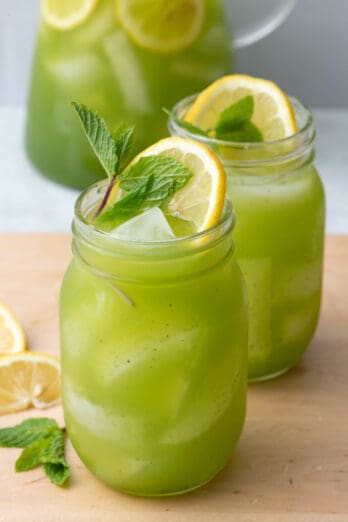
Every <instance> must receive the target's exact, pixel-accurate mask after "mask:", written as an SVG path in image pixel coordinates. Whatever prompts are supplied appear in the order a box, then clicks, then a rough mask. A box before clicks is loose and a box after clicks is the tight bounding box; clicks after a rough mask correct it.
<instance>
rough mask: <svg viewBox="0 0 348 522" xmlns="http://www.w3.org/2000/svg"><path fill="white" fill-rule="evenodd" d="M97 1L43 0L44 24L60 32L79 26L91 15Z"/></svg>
mask: <svg viewBox="0 0 348 522" xmlns="http://www.w3.org/2000/svg"><path fill="white" fill-rule="evenodd" d="M98 1H99V0H43V2H42V16H43V19H44V20H45V22H46V23H47V24H48V25H50V26H51V27H53V28H54V29H59V30H60V31H68V30H70V29H74V28H75V27H77V26H79V25H81V24H82V23H83V22H84V21H85V20H86V19H87V18H88V17H89V16H90V14H91V13H93V11H94V9H95V7H96V5H97V3H98Z"/></svg>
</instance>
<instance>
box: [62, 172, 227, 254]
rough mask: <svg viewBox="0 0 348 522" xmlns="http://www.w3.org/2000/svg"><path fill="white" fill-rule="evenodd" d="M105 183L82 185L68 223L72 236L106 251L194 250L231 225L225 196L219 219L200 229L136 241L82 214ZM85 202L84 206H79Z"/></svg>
mask: <svg viewBox="0 0 348 522" xmlns="http://www.w3.org/2000/svg"><path fill="white" fill-rule="evenodd" d="M106 186H107V180H102V181H99V182H97V183H94V184H93V185H91V186H90V187H88V188H87V189H85V190H84V191H83V192H82V193H81V194H80V196H79V197H78V198H77V200H76V203H75V214H74V219H73V223H72V231H73V234H74V236H75V237H76V236H77V237H78V238H79V239H80V240H83V241H84V242H85V243H86V242H87V243H89V244H90V245H91V246H92V244H93V243H96V244H98V245H99V246H101V245H103V246H102V249H103V250H108V251H110V253H112V252H117V253H121V252H122V251H127V252H128V253H130V252H132V253H134V254H135V255H137V254H139V253H140V252H144V251H146V252H149V253H150V252H152V253H153V254H154V255H156V256H157V255H158V254H160V252H163V251H165V250H167V249H168V248H170V250H171V252H173V250H174V249H175V250H179V247H180V249H182V250H183V251H187V250H191V252H192V249H190V248H188V247H189V246H191V245H193V246H194V250H196V249H198V250H200V249H202V248H207V247H208V246H210V245H211V243H215V241H217V240H218V239H219V238H220V237H221V236H224V235H225V234H226V233H227V232H229V231H232V230H233V228H234V226H235V214H234V210H233V206H232V203H231V200H230V199H229V198H228V197H226V202H225V208H224V213H223V216H222V217H221V219H220V220H219V222H218V223H217V224H216V225H214V226H213V227H210V228H209V229H207V230H204V231H202V232H197V233H195V234H193V235H189V236H183V237H178V238H172V239H165V240H154V241H138V240H132V239H120V238H117V237H116V236H115V235H112V234H111V233H110V232H105V231H102V230H100V229H98V228H96V227H95V226H94V225H93V224H91V223H90V222H88V220H87V218H86V215H87V214H88V210H91V208H92V207H95V203H96V201H97V199H96V196H98V198H101V197H102V196H103V193H104V192H105V189H106ZM84 205H85V208H83V207H84Z"/></svg>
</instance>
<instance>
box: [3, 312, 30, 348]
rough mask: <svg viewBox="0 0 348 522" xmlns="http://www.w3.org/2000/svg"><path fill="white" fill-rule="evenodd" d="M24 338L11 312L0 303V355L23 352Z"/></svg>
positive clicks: (24, 346)
mask: <svg viewBox="0 0 348 522" xmlns="http://www.w3.org/2000/svg"><path fill="white" fill-rule="evenodd" d="M25 348H26V338H25V334H24V331H23V328H22V327H21V325H20V323H19V322H18V320H17V319H16V317H15V316H14V315H13V313H12V312H11V310H9V309H8V308H7V306H6V305H4V303H1V302H0V355H3V354H13V353H18V352H23V350H25Z"/></svg>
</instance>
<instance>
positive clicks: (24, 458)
mask: <svg viewBox="0 0 348 522" xmlns="http://www.w3.org/2000/svg"><path fill="white" fill-rule="evenodd" d="M0 446H5V447H16V448H18V447H21V448H24V450H23V451H22V453H21V455H20V456H19V458H18V459H17V461H16V465H15V469H16V471H18V472H22V471H28V470H30V469H33V468H36V467H37V466H39V465H43V466H44V469H45V472H46V475H47V477H48V478H49V479H50V480H51V481H52V482H54V483H55V484H58V485H62V484H63V483H64V482H65V481H66V480H67V478H68V477H69V475H70V469H69V466H68V464H67V462H66V460H65V455H64V453H65V435H64V433H63V430H62V429H60V428H59V426H58V424H57V423H56V421H55V420H53V419H46V418H42V419H28V420H26V421H24V422H22V423H21V424H19V425H17V426H14V427H12V428H3V429H1V430H0Z"/></svg>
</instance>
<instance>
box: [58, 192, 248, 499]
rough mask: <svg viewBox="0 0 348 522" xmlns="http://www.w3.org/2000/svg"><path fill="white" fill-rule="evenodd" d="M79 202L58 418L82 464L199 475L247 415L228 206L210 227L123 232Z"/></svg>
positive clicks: (241, 294)
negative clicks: (142, 237) (126, 235)
mask: <svg viewBox="0 0 348 522" xmlns="http://www.w3.org/2000/svg"><path fill="white" fill-rule="evenodd" d="M104 191H105V184H102V185H99V186H98V185H96V186H94V187H92V188H91V189H89V190H88V191H86V192H85V193H84V194H82V196H81V197H80V199H79V200H78V202H77V205H76V212H75V220H74V226H73V232H74V240H73V251H74V260H73V261H72V263H71V265H70V267H69V269H68V271H67V273H66V275H65V277H64V282H63V286H62V290H61V304H60V319H61V356H62V375H63V380H62V387H63V404H64V412H65V420H66V425H67V429H68V434H69V437H70V439H71V441H72V443H73V445H74V447H75V449H76V451H77V453H78V454H79V456H80V458H81V459H82V461H83V462H84V463H85V464H86V466H87V467H88V468H89V469H90V470H91V471H92V472H93V473H94V474H95V475H96V476H98V477H99V478H100V479H101V480H103V481H104V482H106V483H107V484H109V485H110V486H112V487H114V488H117V489H120V490H123V491H126V492H129V493H133V494H136V495H168V494H175V493H179V492H183V491H187V490H190V489H193V488H196V487H198V486H199V485H201V484H203V483H204V482H206V481H208V480H209V479H210V478H211V477H212V476H214V475H215V474H216V473H217V472H218V471H219V470H220V469H221V468H222V467H223V466H224V465H225V464H226V462H227V460H228V459H229V457H230V455H231V453H232V451H233V448H234V446H235V445H236V442H237V440H238V438H239V435H240V432H241V429H242V426H243V422H244V416H245V400H246V380H247V303H246V293H245V290H244V284H243V280H242V275H241V272H240V270H239V268H238V267H237V265H236V263H235V261H234V257H233V238H232V226H233V216H232V211H231V207H230V206H227V207H226V210H225V214H224V216H223V218H222V220H221V221H220V222H219V224H218V225H217V226H215V227H214V228H213V229H210V230H209V231H207V232H203V233H201V234H198V235H194V236H190V237H186V238H182V239H172V240H169V241H157V242H156V241H155V242H154V241H152V242H139V241H127V240H120V239H116V238H115V237H113V236H112V235H111V234H106V233H102V232H98V231H97V230H96V229H95V228H94V227H93V226H91V225H89V224H88V221H87V220H86V216H88V215H90V210H91V208H95V203H96V201H97V200H98V199H100V197H101V195H102V193H103V192H104Z"/></svg>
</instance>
